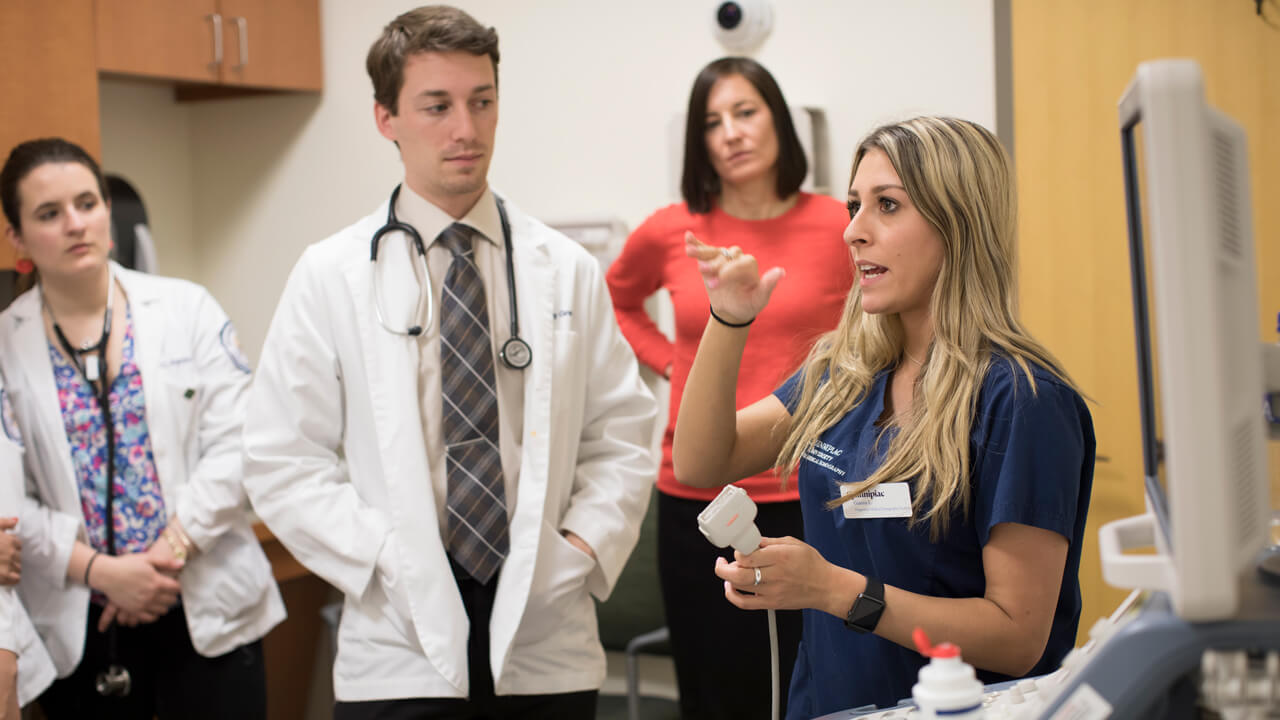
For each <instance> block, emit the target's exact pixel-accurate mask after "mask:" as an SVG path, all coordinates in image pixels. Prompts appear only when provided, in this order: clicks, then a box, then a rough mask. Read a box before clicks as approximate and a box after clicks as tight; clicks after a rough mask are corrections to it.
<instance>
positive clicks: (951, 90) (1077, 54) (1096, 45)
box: [0, 0, 1280, 717]
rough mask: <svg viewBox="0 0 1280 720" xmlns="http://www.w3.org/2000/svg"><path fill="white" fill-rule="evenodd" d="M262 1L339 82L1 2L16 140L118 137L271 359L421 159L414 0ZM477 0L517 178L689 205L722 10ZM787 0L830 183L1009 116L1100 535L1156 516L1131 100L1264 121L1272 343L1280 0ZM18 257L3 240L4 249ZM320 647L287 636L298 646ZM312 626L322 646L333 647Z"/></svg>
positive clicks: (185, 258) (1088, 594) (1026, 313)
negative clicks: (200, 67)
mask: <svg viewBox="0 0 1280 720" xmlns="http://www.w3.org/2000/svg"><path fill="white" fill-rule="evenodd" d="M223 1H224V2H225V0H223ZM265 1H267V2H273V3H274V2H278V3H281V4H282V5H284V6H289V7H295V6H297V7H303V8H304V10H305V12H307V13H310V17H311V18H312V24H311V25H307V24H306V23H303V24H300V25H299V26H298V29H297V31H298V32H310V33H313V34H316V33H318V35H319V39H318V46H319V52H318V55H319V63H320V66H321V68H322V70H321V72H320V75H319V76H318V77H319V79H320V84H321V88H320V89H318V90H308V91H267V92H262V91H244V90H238V89H234V88H232V89H228V88H226V87H213V83H209V84H208V85H209V87H204V88H195V89H194V90H193V89H192V87H191V84H190V83H188V82H183V81H177V80H175V79H173V78H170V77H165V76H164V73H163V72H160V73H152V74H150V75H144V74H138V73H128V72H110V71H101V70H102V69H101V68H100V66H99V64H98V63H99V60H98V58H97V56H95V53H94V51H93V48H94V47H95V30H96V28H95V25H94V23H95V16H94V11H95V8H97V12H99V13H102V12H110V11H109V10H104V8H106V7H108V6H117V5H118V6H121V7H126V6H138V7H139V8H145V7H146V6H157V7H158V6H160V5H163V4H165V3H162V2H147V1H145V0H128V1H127V2H126V1H125V0H109V1H108V0H97V2H95V1H94V0H59V2H58V3H47V2H45V0H4V7H3V8H2V9H0V67H3V68H4V70H3V73H0V146H3V147H4V148H6V149H7V148H9V147H11V146H12V145H13V144H15V143H16V142H17V141H19V140H22V139H26V138H29V137H35V136H42V135H58V134H61V135H65V136H67V137H69V138H70V139H72V140H75V141H77V142H80V143H81V144H83V145H85V146H86V147H87V148H88V149H89V150H90V152H93V153H95V154H97V155H98V156H99V157H100V159H101V161H102V164H103V166H104V170H105V171H107V172H109V173H113V174H118V175H121V176H123V177H125V178H127V179H128V180H129V181H130V182H131V183H132V184H133V185H134V186H135V187H136V188H137V189H138V191H139V192H140V194H141V195H142V198H143V200H144V202H145V204H146V209H147V213H148V215H149V217H150V231H151V235H152V237H153V238H154V241H155V246H156V256H157V259H158V271H159V272H161V273H163V274H167V275H174V276H179V277H184V278H189V279H192V280H194V281H196V282H199V283H201V284H203V285H205V286H206V287H208V288H209V290H210V291H211V292H212V293H213V295H214V296H216V297H217V298H219V300H220V301H221V302H222V304H223V306H224V307H225V309H226V310H227V312H228V313H229V314H230V316H231V318H232V320H233V321H234V322H235V324H236V326H237V328H238V329H239V335H240V338H241V342H242V343H243V345H244V350H245V352H246V353H247V355H248V356H249V357H250V359H256V357H257V355H258V353H259V351H260V349H261V345H262V341H263V337H264V335H265V334H266V330H267V325H268V323H269V321H270V319H271V314H272V311H273V309H274V307H275V304H276V301H277V299H278V297H279V294H280V291H281V289H282V287H283V283H284V280H285V277H286V275H287V273H288V271H289V269H290V268H291V267H292V265H293V263H294V262H295V260H296V259H297V257H298V255H299V253H300V252H301V251H302V249H303V248H304V247H306V246H307V245H308V244H310V243H313V242H315V241H317V240H319V239H321V238H323V237H325V236H327V235H329V234H331V233H333V232H334V231H336V230H337V229H339V228H340V227H342V226H343V225H345V224H346V223H347V222H349V220H350V219H351V218H353V217H358V216H360V215H362V214H364V213H365V212H367V211H368V209H369V208H371V207H374V206H376V205H377V204H378V203H379V202H381V201H382V200H383V199H385V197H386V196H387V194H388V193H389V192H390V190H391V188H392V186H393V185H394V183H395V179H396V178H397V177H399V173H400V172H401V166H400V164H399V160H398V158H397V155H396V151H395V148H394V147H393V146H392V145H391V144H390V143H388V142H386V140H384V139H383V138H382V137H381V136H380V135H378V133H377V131H376V129H375V127H374V123H373V112H372V93H371V90H370V86H369V79H368V77H367V75H366V73H365V68H364V57H365V53H366V52H367V50H368V47H369V43H370V42H371V40H372V38H374V37H375V36H376V34H377V33H378V32H379V30H380V29H381V27H382V25H383V24H384V23H385V22H386V20H387V18H390V17H392V16H394V15H396V14H397V13H399V12H402V11H403V10H405V9H407V8H409V7H410V6H411V5H412V4H413V3H408V2H404V1H400V2H389V1H388V0H265ZM183 4H184V5H190V6H193V7H195V6H200V7H203V6H204V5H209V6H214V5H216V4H217V0H205V2H197V1H196V0H187V1H186V2H184V3H183ZM250 4H251V5H252V3H250ZM453 4H455V5H458V6H459V7H462V8H463V9H465V10H467V11H468V12H470V13H471V14H473V15H474V16H475V17H476V18H478V19H479V20H480V21H481V22H483V23H485V24H489V25H494V26H496V28H497V30H498V33H499V37H500V38H501V50H502V61H501V65H500V92H501V119H500V121H499V125H498V132H497V148H496V153H495V160H494V163H493V166H492V169H491V174H490V178H491V182H492V185H493V186H494V187H495V188H496V189H498V190H499V191H501V192H502V193H504V194H505V195H506V196H508V197H510V198H511V199H512V201H513V202H515V203H516V204H518V205H519V206H520V207H521V208H522V209H524V210H525V211H527V212H529V213H530V214H532V215H534V216H535V217H538V218H540V219H543V220H544V221H546V222H548V223H549V224H552V225H562V226H565V227H570V226H585V227H592V228H597V230H596V235H595V236H594V239H593V240H592V242H593V243H594V244H593V250H595V251H596V252H597V254H598V255H600V257H601V258H602V262H607V261H608V259H609V258H610V257H611V256H612V254H614V253H616V251H617V249H618V248H619V247H620V245H621V243H622V241H623V240H624V239H625V233H626V231H627V230H628V229H631V228H634V227H635V226H636V225H637V224H639V223H640V222H641V221H642V220H643V219H644V217H645V216H646V215H647V214H648V213H649V212H651V211H652V210H654V209H655V208H657V207H660V206H662V205H664V204H667V203H670V202H674V201H677V200H678V199H679V195H678V191H677V185H676V177H677V175H678V173H679V160H678V154H677V152H676V151H675V150H673V145H672V143H673V140H672V134H671V133H672V132H673V130H672V128H673V127H677V126H678V119H679V117H680V116H681V113H683V111H684V105H685V103H686V101H687V97H688V92H689V87H690V84H691V83H692V80H693V77H694V74H695V73H696V72H697V70H698V68H700V67H702V66H703V65H704V64H706V63H707V62H708V61H709V60H711V59H714V58H716V57H719V56H721V55H725V54H732V53H731V52H730V51H727V50H726V49H725V48H724V47H723V46H722V45H721V44H720V43H719V42H718V40H717V38H716V37H715V35H714V33H713V16H714V10H715V8H716V6H717V5H718V4H719V3H717V2H713V1H712V0H647V1H645V2H626V1H623V0H538V1H537V2H519V1H517V0H454V2H453ZM771 4H772V8H773V25H772V30H771V32H770V33H769V35H768V36H767V37H766V38H765V39H764V40H763V41H762V42H761V43H760V44H759V46H758V47H756V48H755V49H753V50H752V51H750V52H749V54H750V55H751V56H753V57H755V58H756V59H758V60H760V61H761V62H762V63H763V64H764V65H765V66H767V67H768V68H769V69H770V70H771V71H772V72H773V73H774V74H775V76H776V77H777V78H778V81H779V83H780V84H781V86H782V88H783V89H784V91H785V93H786V96H787V100H788V102H789V103H790V104H791V105H792V106H793V107H796V108H812V109H814V110H816V111H817V112H816V113H815V114H814V116H815V117H818V118H820V126H819V127H818V128H817V130H816V132H815V134H814V136H813V138H814V139H816V140H817V144H816V145H815V148H816V151H817V152H818V153H819V154H820V155H819V156H818V157H811V164H812V165H814V166H816V167H817V168H818V169H819V170H820V172H819V176H820V177H817V178H816V179H817V180H818V181H819V186H818V187H816V189H817V190H818V191H820V192H825V193H828V194H832V195H834V196H836V197H838V198H842V197H843V195H844V192H845V185H846V183H847V182H848V179H849V178H848V171H849V165H850V159H851V156H852V151H853V148H854V145H855V144H856V142H857V141H858V140H859V138H860V137H861V136H862V135H863V134H864V133H865V132H866V131H868V130H869V129H871V128H872V127H874V126H876V125H878V124H881V123H883V122H886V121H891V120H896V119H901V118H904V117H907V116H909V115H913V114H919V113H941V114H948V115H956V116H959V117H963V118H967V119H970V120H974V121H976V122H978V123H981V124H983V125H985V126H987V127H990V128H992V129H993V130H995V131H996V133H997V135H998V136H999V137H1000V139H1001V140H1002V141H1003V142H1004V143H1005V145H1006V147H1007V148H1008V149H1009V150H1010V151H1011V153H1012V155H1013V158H1014V162H1015V165H1016V169H1017V177H1018V194H1019V201H1020V227H1019V236H1020V246H1019V258H1020V259H1019V263H1020V268H1019V269H1020V273H1021V278H1020V284H1021V290H1020V299H1021V311H1022V314H1023V317H1024V319H1025V320H1026V323H1027V325H1028V326H1029V328H1030V329H1031V331H1032V332H1033V333H1035V334H1036V335H1037V336H1038V337H1039V338H1040V339H1041V340H1043V341H1044V342H1045V344H1046V345H1048V346H1049V347H1050V348H1052V350H1053V351H1054V352H1055V353H1056V354H1057V355H1058V357H1059V358H1061V359H1062V361H1063V362H1064V364H1065V366H1066V368H1067V370H1068V371H1069V372H1070V373H1071V375H1072V376H1073V377H1074V378H1076V379H1077V380H1078V381H1079V383H1080V385H1081V387H1082V390H1083V391H1084V393H1085V394H1086V396H1087V397H1088V398H1089V399H1090V401H1091V408H1090V409H1091V411H1092V412H1093V417H1094V421H1095V423H1096V429H1097V437H1098V458H1097V459H1098V464H1097V470H1096V477H1095V481H1094V488H1093V502H1092V507H1091V510H1090V517H1089V525H1090V530H1089V533H1088V537H1090V538H1096V529H1097V528H1098V527H1099V526H1100V525H1102V524H1104V523H1106V522H1108V521H1111V520H1114V519H1116V518H1121V517H1126V516H1129V515H1133V514H1136V513H1140V512H1142V507H1143V500H1142V483H1141V478H1142V466H1141V450H1140V438H1139V417H1138V406H1137V403H1136V397H1137V386H1136V377H1135V375H1136V373H1135V362H1134V354H1133V353H1134V350H1133V339H1132V338H1133V324H1132V316H1131V314H1130V312H1129V310H1128V307H1129V303H1130V294H1129V293H1130V289H1129V274H1128V273H1129V269H1128V255H1127V247H1126V243H1125V219H1124V194H1123V189H1122V176H1121V164H1120V151H1119V134H1118V132H1117V130H1116V101H1117V99H1118V98H1119V97H1120V95H1121V93H1122V92H1123V90H1124V88H1125V85H1126V83H1127V82H1128V81H1129V79H1130V78H1131V77H1132V75H1133V72H1134V70H1135V68H1136V67H1137V64H1138V63H1139V62H1141V61H1144V60H1150V59H1155V58H1162V57H1190V58H1193V59H1195V60H1197V61H1199V62H1200V64H1201V66H1202V68H1203V70H1204V74H1205V84H1206V88H1207V94H1208V99H1209V101H1210V102H1211V103H1212V104H1213V105H1215V106H1216V107H1217V108H1218V109H1219V110H1221V111H1223V112H1224V113H1226V114H1227V115H1229V116H1231V117H1233V118H1234V119H1235V120H1236V121H1237V122H1239V123H1240V124H1241V125H1242V126H1243V127H1244V129H1245V131H1246V133H1247V134H1248V139H1249V155H1250V157H1249V159H1250V165H1251V171H1252V185H1253V187H1252V197H1253V207H1254V233H1255V244H1256V248H1257V268H1258V287H1259V291H1260V298H1259V316H1260V318H1261V320H1260V326H1259V338H1260V339H1261V340H1263V341H1274V342H1280V335H1278V330H1277V326H1276V325H1277V312H1280V203H1276V202H1274V199H1275V198H1276V197H1277V196H1280V133H1278V132H1277V128H1280V2H1277V1H1276V0H1261V2H1259V1H1258V0H1079V1H1076V2H1041V1H1040V0H901V1H895V2H873V1H871V0H773V2H772V3H771ZM153 9H154V8H153ZM191 12H195V13H199V12H201V11H200V10H198V9H196V10H191ZM317 18H318V27H317V26H316V25H315V24H314V21H315V19H317ZM139 32H140V33H143V32H145V28H142V29H140V30H139ZM205 32H207V26H206V30H205ZM228 32H230V30H229V29H228ZM54 33H56V37H55V35H54ZM144 41H145V37H140V38H139V39H137V40H136V41H133V40H131V41H130V42H138V43H141V42H144ZM304 45H305V43H304ZM68 78H71V79H70V80H68ZM12 266H13V256H12V253H11V250H10V248H8V247H7V246H6V247H4V248H3V249H0V268H5V269H9V268H12ZM1187 290H1188V292H1195V289H1194V288H1188V289H1187ZM652 309H653V312H654V313H655V315H656V316H657V317H658V318H659V322H660V323H662V322H669V321H667V320H666V319H665V315H666V312H667V310H666V308H664V306H663V304H662V303H661V302H660V301H659V302H656V303H654V304H653V308H652ZM668 327H669V326H668ZM646 372H647V371H646ZM647 379H648V380H649V381H650V383H651V385H652V386H653V388H654V390H655V392H657V393H658V394H659V396H660V403H659V406H660V407H662V408H665V407H666V404H665V397H666V388H665V383H664V382H662V381H660V380H659V379H658V378H656V377H655V376H653V375H652V374H649V375H648V376H647ZM664 412H665V410H664ZM662 425H663V422H661V419H660V422H659V428H661V427H662ZM656 447H657V438H655V448H656ZM1269 459H1270V467H1271V471H1272V476H1271V481H1272V482H1271V484H1272V497H1273V502H1272V507H1276V506H1277V501H1276V498H1280V477H1277V474H1276V473H1277V468H1280V443H1277V442H1276V441H1272V442H1271V443H1270V445H1269ZM264 542H270V539H269V538H264ZM276 553H277V554H276V556H275V558H274V559H275V560H276V561H277V563H278V564H277V575H278V576H280V577H282V578H284V581H283V582H282V585H281V587H282V590H284V591H285V597H286V601H287V602H290V603H291V607H290V614H291V622H292V621H293V618H295V617H300V616H301V615H302V614H303V613H306V614H307V615H308V617H309V616H310V614H311V613H312V612H313V611H314V610H315V609H317V608H318V607H319V604H321V602H322V601H323V600H324V598H323V597H321V598H320V599H318V600H317V599H316V598H317V595H316V590H315V587H314V585H313V584H314V583H318V582H319V581H317V580H315V579H314V578H311V577H309V576H308V575H306V573H305V571H302V570H301V568H300V566H295V567H293V568H292V569H289V566H288V562H289V559H288V558H287V555H282V553H283V550H280V549H278V548H277V551H276ZM1081 584H1082V589H1083V593H1084V612H1083V615H1082V618H1081V620H1082V621H1081V632H1082V633H1083V632H1085V631H1086V630H1087V628H1088V627H1089V624H1090V623H1091V622H1092V620H1093V619H1094V618H1097V617H1100V616H1103V615H1105V614H1107V613H1108V612H1110V611H1111V610H1112V609H1113V608H1114V607H1115V606H1116V605H1117V604H1118V603H1119V602H1120V601H1121V599H1122V598H1123V597H1124V594H1125V593H1124V591H1121V590H1118V589H1114V588H1111V587H1108V586H1107V585H1106V584H1105V583H1104V582H1103V580H1102V575H1101V571H1100V568H1099V562H1098V556H1097V548H1096V545H1091V546H1088V547H1086V548H1085V550H1084V560H1083V563H1082V567H1081ZM307 627H309V628H310V627H322V625H320V624H315V625H308V626H307ZM282 629H283V630H284V632H286V633H288V632H295V633H296V632H300V631H299V630H297V629H296V628H295V629H293V630H290V629H289V628H288V627H285V626H282ZM301 632H303V633H304V634H305V633H307V632H310V631H309V630H305V629H304V630H303V631H301ZM295 644H296V643H292V642H285V643H281V642H279V641H277V647H280V646H283V645H295ZM312 646H313V647H315V648H316V650H315V652H316V653H323V652H324V648H323V643H315V642H313V643H312ZM275 652H281V653H282V652H283V650H281V649H278V650H276V651H275ZM275 657H277V658H281V657H285V656H284V655H276V656H275ZM270 658H271V656H270V655H269V660H270ZM307 663H310V660H309V659H308V660H307ZM278 664H279V665H283V663H278ZM293 664H294V665H295V667H292V668H283V667H280V668H277V667H276V666H272V667H271V668H270V669H269V673H275V674H276V677H273V678H272V680H271V682H272V683H273V687H274V686H275V684H276V683H277V682H280V680H279V679H278V678H279V677H280V676H282V675H284V674H287V673H289V672H292V673H293V674H294V675H295V676H297V677H295V678H293V679H291V680H290V682H294V683H295V686H296V684H297V683H302V685H303V688H302V689H301V690H299V689H298V687H293V688H292V689H291V690H289V691H288V692H293V693H295V695H294V696H293V697H307V695H306V693H308V692H311V693H312V694H314V692H313V690H310V689H308V688H309V687H310V686H309V685H308V684H307V683H309V682H310V680H311V678H312V676H313V675H316V676H322V673H313V672H310V671H309V669H310V667H311V665H310V664H306V668H307V669H308V671H306V672H304V671H303V670H302V669H301V665H298V663H296V662H294V663H293ZM611 672H612V671H611ZM304 676H305V678H304ZM320 679H321V680H324V678H323V677H320ZM297 693H302V695H298V694H297ZM305 707H306V703H305V702H303V703H301V704H299V703H297V702H293V701H291V702H289V703H287V704H282V701H281V699H280V696H278V695H277V696H276V697H274V698H272V716H273V717H276V716H277V715H278V716H279V717H305V716H306V714H305Z"/></svg>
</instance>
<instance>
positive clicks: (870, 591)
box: [844, 575, 884, 633]
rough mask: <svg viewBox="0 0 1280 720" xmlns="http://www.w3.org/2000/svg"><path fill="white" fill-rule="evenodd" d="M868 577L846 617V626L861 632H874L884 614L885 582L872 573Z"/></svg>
mask: <svg viewBox="0 0 1280 720" xmlns="http://www.w3.org/2000/svg"><path fill="white" fill-rule="evenodd" d="M866 579H867V586H866V588H864V589H863V591H862V592H861V593H858V599H857V600H854V601H853V607H851V608H849V614H848V615H847V616H845V619H844V626H845V627H847V628H849V629H850V630H852V631H854V632H859V633H869V632H874V631H875V629H876V625H877V624H878V623H879V622H880V616H881V615H882V614H884V583H883V582H881V581H880V580H879V578H874V577H871V576H870V575H867V576H866Z"/></svg>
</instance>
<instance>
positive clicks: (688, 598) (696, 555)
mask: <svg viewBox="0 0 1280 720" xmlns="http://www.w3.org/2000/svg"><path fill="white" fill-rule="evenodd" d="M707 504H708V503H707V502H705V501H702V500H686V499H684V498H677V497H672V496H671V495H667V494H666V493H661V492H660V493H658V572H659V574H660V576H661V578H662V603H663V607H664V609H665V610H666V614H667V627H668V628H669V629H670V631H671V654H672V656H673V658H674V660H675V666H676V684H677V686H678V687H679V689H680V716H681V717H682V718H684V720H704V719H710V720H720V719H721V718H724V719H726V720H728V719H730V718H732V719H733V720H749V719H750V718H768V717H769V707H770V705H769V704H770V702H771V701H772V687H771V684H770V676H769V618H768V615H767V614H766V613H765V611H763V610H739V609H738V608H736V607H734V606H733V605H731V604H729V601H728V600H726V599H725V597H724V581H723V580H721V579H720V578H719V577H716V574H715V565H716V557H719V556H723V557H725V558H726V559H728V560H730V561H732V560H733V548H732V547H729V548H723V549H722V548H717V547H716V546H714V545H712V544H711V543H710V542H708V541H707V538H706V537H704V536H703V534H702V533H701V532H699V531H698V513H700V512H702V511H703V509H705V508H706V506H707ZM756 526H757V527H759V528H760V534H761V535H763V536H765V537H784V536H786V535H790V536H792V537H795V538H802V537H803V535H804V521H803V520H802V518H801V516H800V503H799V502H780V503H761V504H759V505H758V506H757V515H756ZM777 617H778V670H779V675H780V680H779V690H780V693H781V694H780V697H779V707H781V708H782V710H783V712H784V713H785V710H786V707H787V686H788V685H789V684H790V682H791V669H792V668H793V667H794V666H795V663H796V652H797V650H798V648H799V645H800V632H801V627H802V623H801V614H800V611H798V610H779V611H778V612H777Z"/></svg>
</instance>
